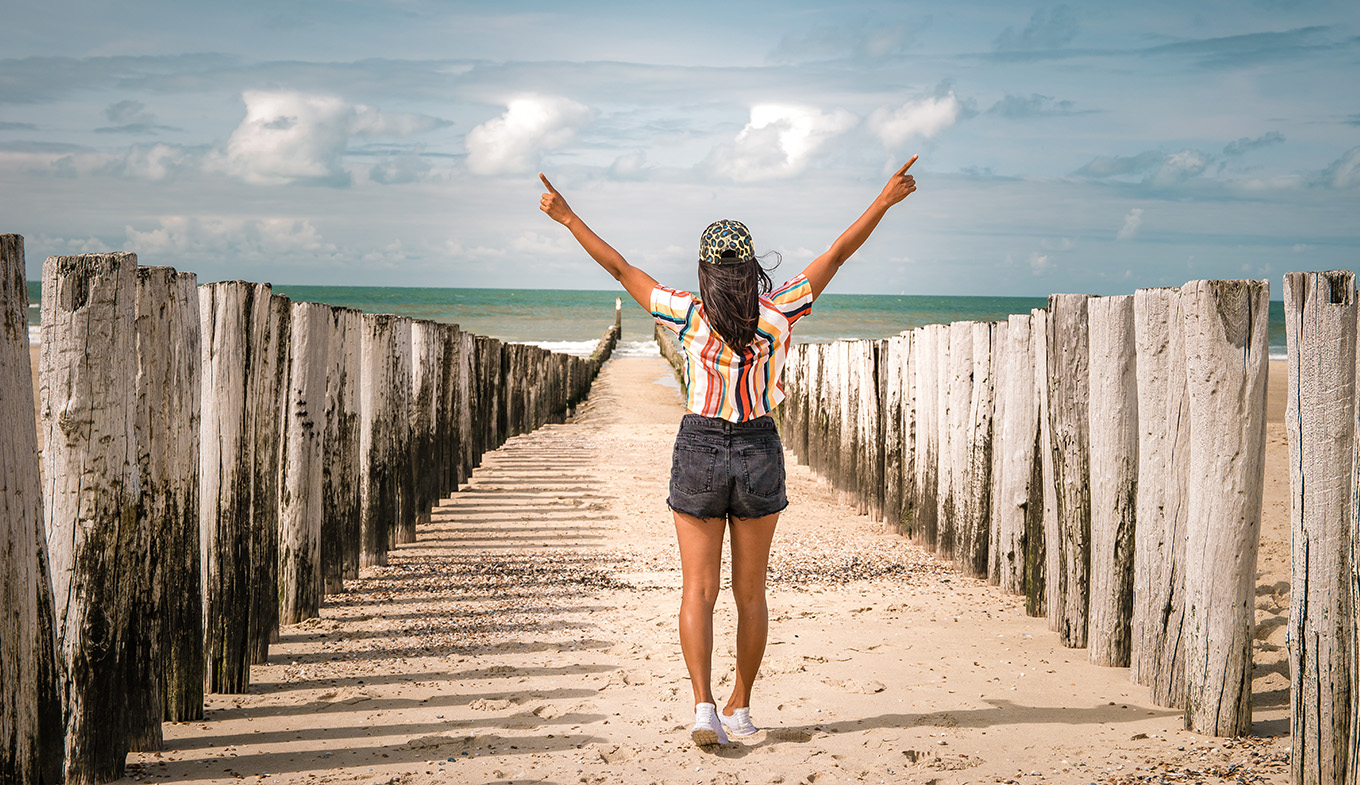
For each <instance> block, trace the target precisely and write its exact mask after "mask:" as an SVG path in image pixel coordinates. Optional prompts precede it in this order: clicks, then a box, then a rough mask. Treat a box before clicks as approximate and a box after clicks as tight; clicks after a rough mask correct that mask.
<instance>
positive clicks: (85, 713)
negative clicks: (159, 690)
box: [20, 253, 146, 783]
mask: <svg viewBox="0 0 1360 785" xmlns="http://www.w3.org/2000/svg"><path fill="white" fill-rule="evenodd" d="M42 286H43V291H44V292H45V293H46V296H44V297H43V298H42V351H41V356H40V360H39V378H40V382H39V385H40V386H39V396H40V398H41V413H42V422H43V434H44V438H43V452H42V459H43V460H42V463H43V484H44V488H43V495H44V496H45V497H46V498H47V500H48V504H47V507H46V509H45V510H44V518H45V524H46V531H47V546H48V552H49V555H50V558H51V571H52V586H53V600H54V603H53V608H54V609H55V611H56V629H57V646H58V649H59V652H60V656H61V658H62V661H63V663H64V672H65V679H64V684H63V689H64V705H65V714H66V764H65V766H66V769H65V779H66V782H68V783H97V782H109V781H111V780H115V779H118V778H119V777H121V776H122V775H123V764H124V761H125V759H126V757H127V753H128V746H129V741H130V739H129V735H128V725H127V702H128V699H129V697H130V685H129V683H128V674H127V666H126V662H125V659H124V658H125V651H126V648H127V644H128V639H127V629H128V623H129V616H130V613H131V610H132V603H133V601H134V599H135V598H136V595H137V592H138V588H139V586H140V585H141V580H140V577H141V576H140V575H139V574H138V573H140V572H141V571H142V570H143V569H144V567H145V564H144V562H145V559H146V557H145V554H144V553H143V552H140V550H139V537H138V527H137V507H138V504H139V501H140V498H139V497H140V486H139V478H138V475H137V445H136V435H135V428H136V383H137V380H136V364H135V363H136V329H135V323H134V312H135V311H134V304H135V302H136V295H137V257H136V255H135V254H130V253H106V254H83V255H80V256H50V257H48V258H47V261H46V263H45V264H43V284H42ZM25 332H26V331H25ZM26 414H27V412H26V410H21V415H26ZM20 419H22V420H24V421H25V422H24V423H23V425H26V424H27V422H26V421H27V417H26V416H21V418H20Z"/></svg>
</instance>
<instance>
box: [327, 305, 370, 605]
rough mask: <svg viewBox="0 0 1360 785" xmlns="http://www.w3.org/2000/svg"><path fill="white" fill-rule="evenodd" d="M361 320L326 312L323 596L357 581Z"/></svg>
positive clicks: (344, 311) (354, 314)
mask: <svg viewBox="0 0 1360 785" xmlns="http://www.w3.org/2000/svg"><path fill="white" fill-rule="evenodd" d="M362 319H363V317H362V315H361V314H360V313H359V312H358V311H355V310H352V309H350V308H332V309H331V312H330V322H331V325H330V330H331V335H330V340H329V341H327V343H326V346H327V348H326V352H327V360H326V431H325V437H324V438H323V439H322V449H323V450H324V452H325V457H324V460H323V464H322V470H321V483H322V513H321V577H322V584H323V586H324V590H325V593H326V594H339V593H340V592H342V591H344V579H345V578H350V579H354V578H357V577H359V526H360V524H359V520H360V511H359V510H360V507H359V499H360V497H359V485H360V484H359V483H358V482H355V478H356V477H359V474H360V472H359V380H360V368H359V362H360V360H361V359H362V358H361V354H360V353H361V351H362V333H361V329H362Z"/></svg>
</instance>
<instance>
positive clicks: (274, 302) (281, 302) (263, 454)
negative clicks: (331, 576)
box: [250, 284, 292, 665]
mask: <svg viewBox="0 0 1360 785" xmlns="http://www.w3.org/2000/svg"><path fill="white" fill-rule="evenodd" d="M259 285H261V286H267V285H268V284H259ZM291 323H292V304H291V303H290V302H289V300H288V298H287V297H284V296H283V295H281V294H271V295H270V297H269V318H268V322H267V326H266V330H265V333H264V336H263V339H262V341H261V343H260V346H259V348H258V357H259V362H257V363H255V364H253V365H252V369H251V370H252V371H253V372H254V373H255V374H256V375H255V377H254V384H255V385H256V398H255V405H256V407H257V408H256V415H255V482H254V485H253V488H252V493H253V497H252V499H251V505H250V506H251V520H252V522H251V543H250V570H251V580H252V583H251V595H250V596H251V609H250V663H251V664H252V665H263V664H265V663H267V662H268V661H269V644H270V643H272V642H274V641H277V640H278V639H279V492H280V490H281V488H282V485H283V473H282V470H281V465H282V464H281V462H282V460H283V443H284V440H283V438H282V437H283V427H284V417H285V415H286V413H287V408H288V407H287V405H286V403H285V401H286V399H287V393H288V348H289V337H288V336H289V331H290V330H291Z"/></svg>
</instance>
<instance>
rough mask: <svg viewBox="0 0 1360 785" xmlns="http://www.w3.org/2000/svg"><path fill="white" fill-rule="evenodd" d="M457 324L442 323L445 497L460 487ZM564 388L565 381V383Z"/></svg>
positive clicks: (441, 445)
mask: <svg viewBox="0 0 1360 785" xmlns="http://www.w3.org/2000/svg"><path fill="white" fill-rule="evenodd" d="M458 333H459V330H458V325H456V324H442V325H440V338H441V357H440V367H439V372H440V380H439V423H438V432H437V436H436V442H437V444H438V446H439V447H438V449H439V465H440V473H441V477H440V483H439V496H440V498H443V497H444V496H448V495H450V494H453V493H456V492H457V491H458V483H459V477H458V455H459V453H460V451H461V448H460V445H459V440H460V438H461V437H460V435H459V433H458V408H457V407H458V389H459V385H460V383H461V380H460V379H459V378H458V376H459V370H460V367H461V362H460V359H459V356H458V353H459V349H460V347H461V346H462V342H461V340H460V339H459V335H458ZM564 391H565V385H564Z"/></svg>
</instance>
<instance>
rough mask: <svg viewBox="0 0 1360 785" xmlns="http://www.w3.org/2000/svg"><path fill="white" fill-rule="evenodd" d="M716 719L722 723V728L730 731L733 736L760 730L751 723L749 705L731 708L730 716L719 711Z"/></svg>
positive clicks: (747, 734) (748, 734)
mask: <svg viewBox="0 0 1360 785" xmlns="http://www.w3.org/2000/svg"><path fill="white" fill-rule="evenodd" d="M718 721H719V722H721V723H722V726H723V727H724V728H726V729H727V730H729V731H731V733H732V735H733V736H750V735H751V734H752V733H755V732H756V731H758V730H760V728H757V727H756V726H754V725H752V724H751V709H750V708H749V707H742V708H740V709H733V710H732V716H731V717H729V716H727V715H726V714H723V713H721V712H719V713H718Z"/></svg>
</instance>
